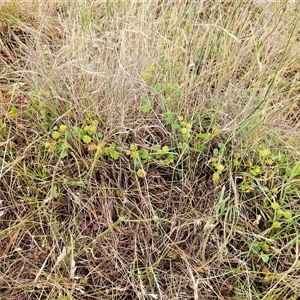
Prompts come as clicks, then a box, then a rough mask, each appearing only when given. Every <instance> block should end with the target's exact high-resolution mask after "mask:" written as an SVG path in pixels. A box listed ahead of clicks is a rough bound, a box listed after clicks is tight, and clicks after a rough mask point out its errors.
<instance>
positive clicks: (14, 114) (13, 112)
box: [8, 106, 19, 118]
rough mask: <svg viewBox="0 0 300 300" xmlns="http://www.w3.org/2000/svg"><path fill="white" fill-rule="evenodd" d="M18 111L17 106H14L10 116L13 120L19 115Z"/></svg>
mask: <svg viewBox="0 0 300 300" xmlns="http://www.w3.org/2000/svg"><path fill="white" fill-rule="evenodd" d="M18 111H19V110H18V109H17V108H16V107H15V106H13V107H12V108H11V110H10V111H9V113H8V114H9V116H10V117H11V118H13V117H15V116H16V115H17V114H18Z"/></svg>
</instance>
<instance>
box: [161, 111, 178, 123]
mask: <svg viewBox="0 0 300 300" xmlns="http://www.w3.org/2000/svg"><path fill="white" fill-rule="evenodd" d="M164 117H165V121H166V124H167V125H170V124H172V123H174V119H175V114H174V113H171V112H166V113H165V115H164Z"/></svg>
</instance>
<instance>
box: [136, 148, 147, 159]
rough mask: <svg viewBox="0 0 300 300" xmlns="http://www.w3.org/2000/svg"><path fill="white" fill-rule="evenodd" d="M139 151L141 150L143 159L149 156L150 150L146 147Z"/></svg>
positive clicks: (140, 154)
mask: <svg viewBox="0 0 300 300" xmlns="http://www.w3.org/2000/svg"><path fill="white" fill-rule="evenodd" d="M138 152H139V156H140V158H142V159H147V158H148V157H149V152H148V150H146V149H141V150H139V151H138Z"/></svg>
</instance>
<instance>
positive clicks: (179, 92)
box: [174, 89, 181, 97]
mask: <svg viewBox="0 0 300 300" xmlns="http://www.w3.org/2000/svg"><path fill="white" fill-rule="evenodd" d="M174 94H175V95H176V96H177V97H180V96H181V90H180V89H175V90H174Z"/></svg>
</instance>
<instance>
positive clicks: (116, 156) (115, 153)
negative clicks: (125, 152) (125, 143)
mask: <svg viewBox="0 0 300 300" xmlns="http://www.w3.org/2000/svg"><path fill="white" fill-rule="evenodd" d="M109 155H110V157H111V158H113V159H114V160H117V159H119V157H120V154H119V152H118V151H116V150H115V149H114V148H110V149H109Z"/></svg>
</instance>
